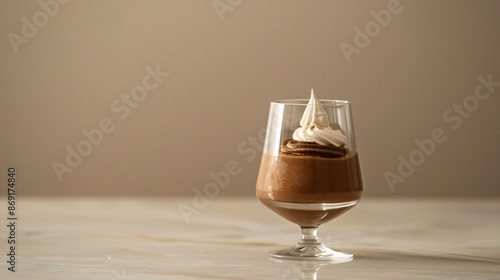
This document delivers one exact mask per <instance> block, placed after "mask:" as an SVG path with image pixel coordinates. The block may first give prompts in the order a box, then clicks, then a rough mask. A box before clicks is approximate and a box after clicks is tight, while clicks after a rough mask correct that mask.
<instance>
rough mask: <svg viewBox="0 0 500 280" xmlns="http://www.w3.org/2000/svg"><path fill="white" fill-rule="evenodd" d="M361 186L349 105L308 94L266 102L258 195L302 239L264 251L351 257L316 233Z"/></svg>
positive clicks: (298, 257)
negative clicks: (298, 230)
mask: <svg viewBox="0 0 500 280" xmlns="http://www.w3.org/2000/svg"><path fill="white" fill-rule="evenodd" d="M362 191H363V184H362V180H361V171H360V166H359V160H358V153H357V150H356V145H355V137H354V127H353V120H352V114H351V105H350V103H349V102H348V101H344V100H318V99H317V98H316V96H315V95H314V92H313V91H312V90H311V98H310V99H309V100H307V99H286V100H278V101H274V102H271V107H270V111H269V119H268V126H267V133H266V139H265V144H264V151H263V154H262V160H261V165H260V169H259V175H258V179H257V185H256V195H257V198H258V199H259V200H260V201H261V202H262V203H263V204H264V205H265V206H267V207H268V208H270V209H271V210H272V211H274V212H276V213H277V214H278V215H280V216H282V217H283V218H285V219H287V220H289V221H291V222H293V223H296V224H298V225H299V226H300V228H301V230H302V238H301V240H300V241H299V242H298V243H297V244H296V245H295V246H293V247H291V248H288V249H284V250H277V251H271V252H269V256H270V257H273V258H279V259H290V260H315V261H322V260H325V261H342V260H348V259H352V257H353V255H352V254H349V253H342V252H338V251H335V250H332V249H330V248H328V247H326V246H325V245H323V244H322V243H321V242H320V241H319V240H318V237H317V230H318V227H319V226H320V225H321V224H324V223H326V222H329V221H331V220H332V219H334V218H336V217H338V216H340V215H341V214H343V213H344V212H346V211H347V210H349V209H351V208H352V207H354V206H355V205H356V204H357V203H358V201H359V200H360V198H361V193H362Z"/></svg>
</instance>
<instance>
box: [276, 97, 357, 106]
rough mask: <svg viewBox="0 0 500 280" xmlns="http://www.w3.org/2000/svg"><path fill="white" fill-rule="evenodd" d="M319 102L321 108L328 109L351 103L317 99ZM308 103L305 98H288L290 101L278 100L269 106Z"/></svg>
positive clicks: (302, 104)
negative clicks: (326, 107) (325, 107)
mask: <svg viewBox="0 0 500 280" xmlns="http://www.w3.org/2000/svg"><path fill="white" fill-rule="evenodd" d="M319 102H320V103H321V105H323V106H328V107H344V106H349V105H351V102H350V101H348V100H341V99H319ZM308 103H309V99H305V98H290V99H278V100H273V101H271V104H276V105H278V104H281V105H289V106H290V105H291V106H307V104H308Z"/></svg>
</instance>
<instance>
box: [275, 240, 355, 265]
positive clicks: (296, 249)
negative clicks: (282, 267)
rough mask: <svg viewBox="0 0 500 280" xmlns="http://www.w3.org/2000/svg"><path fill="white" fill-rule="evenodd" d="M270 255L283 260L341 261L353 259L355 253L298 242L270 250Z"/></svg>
mask: <svg viewBox="0 0 500 280" xmlns="http://www.w3.org/2000/svg"><path fill="white" fill-rule="evenodd" d="M269 257H271V258H275V259H283V260H300V261H308V260H311V261H328V262H339V263H340V262H349V261H351V260H352V259H353V254H350V253H342V252H338V251H335V250H332V249H330V248H328V247H326V246H325V245H323V244H318V245H314V246H311V245H301V244H297V245H295V246H293V247H291V248H288V249H284V250H275V251H271V252H269Z"/></svg>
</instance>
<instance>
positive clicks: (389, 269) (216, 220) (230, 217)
mask: <svg viewBox="0 0 500 280" xmlns="http://www.w3.org/2000/svg"><path fill="white" fill-rule="evenodd" d="M0 198H1V200H0V217H1V218H2V221H3V223H5V224H6V225H7V224H8V223H7V218H8V214H7V203H6V201H7V200H6V197H0ZM182 204H184V205H190V206H193V205H192V197H170V198H168V197H157V198H140V197H139V198H96V197H80V198H37V197H22V196H18V197H17V205H16V206H17V208H16V211H17V212H16V217H17V221H16V231H15V239H16V272H15V273H13V272H10V271H8V267H9V264H8V263H7V260H8V259H7V258H8V256H7V254H8V251H9V247H8V246H9V245H8V244H7V241H8V235H9V233H8V231H7V229H8V227H7V226H2V229H1V230H0V238H1V243H0V253H1V254H0V256H1V257H0V260H2V261H1V263H0V279H2V280H3V279H103V280H128V279H130V280H132V279H134V280H149V279H307V277H312V276H311V275H312V272H311V271H312V270H315V269H318V271H317V275H316V277H317V279H442V280H445V279H450V280H465V279H500V216H499V215H500V199H397V198H392V199H391V198H385V199H375V198H373V199H370V198H363V199H362V200H361V202H360V203H359V204H358V205H357V206H356V207H354V208H353V209H352V210H350V211H348V212H347V213H345V214H344V215H343V216H341V217H339V218H337V219H335V220H333V221H331V222H329V223H327V224H325V225H322V226H321V227H320V229H319V235H320V238H321V240H322V241H323V242H324V243H326V244H327V245H328V246H330V247H332V248H334V249H337V250H340V251H347V252H351V253H354V260H353V261H351V262H347V263H341V264H329V265H323V266H319V264H318V263H314V262H309V263H298V262H281V263H280V262H275V261H272V260H269V259H268V256H267V252H268V251H270V250H274V249H280V248H285V247H289V246H291V245H293V244H295V243H296V242H297V241H298V240H299V237H300V230H299V227H298V226H296V225H294V224H291V223H290V222H288V221H286V220H284V219H283V218H281V217H279V216H278V215H276V214H274V213H273V212H271V211H270V210H269V209H267V208H266V207H264V206H263V205H262V204H260V203H259V202H258V201H257V199H255V198H222V197H219V198H213V199H211V200H210V202H209V204H208V206H206V207H205V208H203V209H199V212H197V213H196V214H193V215H192V216H191V217H190V218H191V219H190V221H189V223H186V220H185V219H184V218H183V217H182V215H181V212H180V210H179V206H180V205H182Z"/></svg>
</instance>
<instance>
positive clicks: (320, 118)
mask: <svg viewBox="0 0 500 280" xmlns="http://www.w3.org/2000/svg"><path fill="white" fill-rule="evenodd" d="M293 140H296V141H305V142H314V143H316V144H320V145H334V146H336V147H340V146H345V144H346V141H347V138H346V137H345V135H343V134H342V132H340V130H334V129H332V128H331V127H330V120H329V119H328V114H327V113H326V111H325V109H324V108H323V106H322V105H321V103H320V102H319V101H318V99H317V98H316V96H315V95H314V91H313V90H312V89H311V99H309V103H308V104H307V107H306V110H305V111H304V115H302V119H301V120H300V127H299V128H297V129H296V130H295V131H294V132H293Z"/></svg>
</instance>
